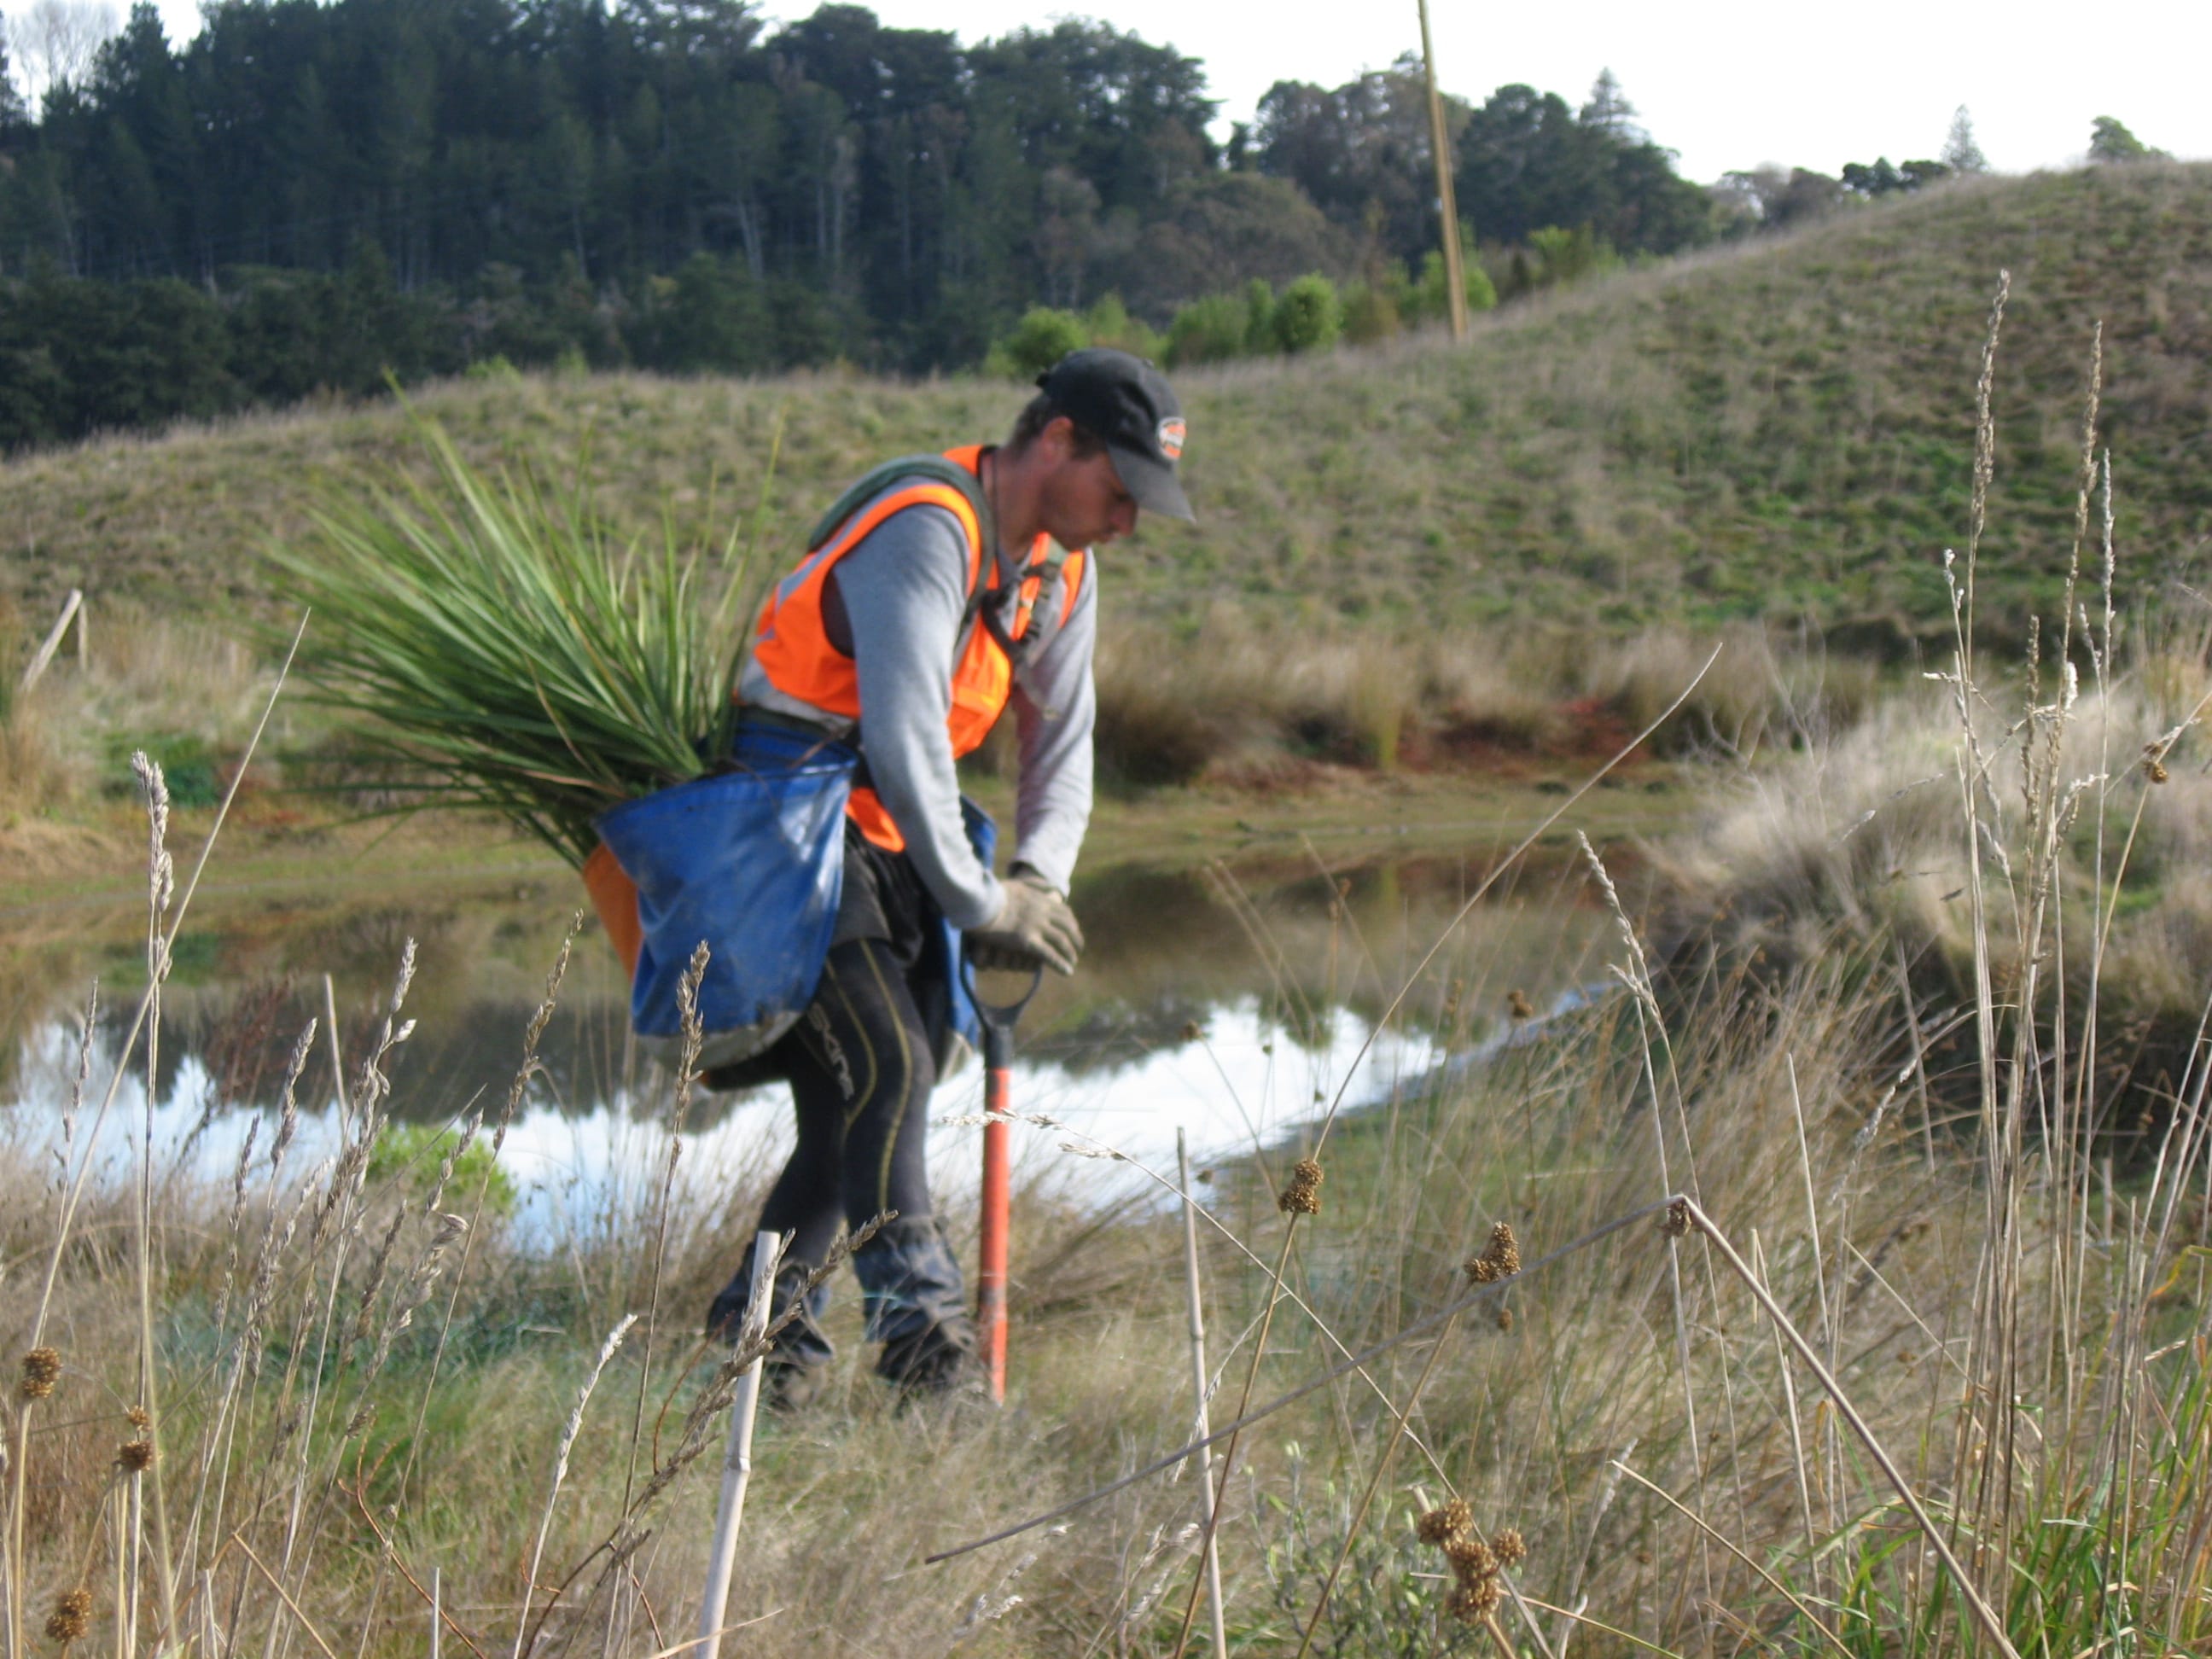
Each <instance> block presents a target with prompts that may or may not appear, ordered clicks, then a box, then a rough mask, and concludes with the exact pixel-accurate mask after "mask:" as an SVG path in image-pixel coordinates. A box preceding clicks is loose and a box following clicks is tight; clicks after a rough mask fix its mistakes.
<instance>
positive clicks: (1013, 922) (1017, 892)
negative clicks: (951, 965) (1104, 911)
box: [968, 865, 1083, 974]
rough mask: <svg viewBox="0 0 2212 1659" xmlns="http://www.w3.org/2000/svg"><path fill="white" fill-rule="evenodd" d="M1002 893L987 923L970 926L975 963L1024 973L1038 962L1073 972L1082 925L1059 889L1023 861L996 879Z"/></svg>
mask: <svg viewBox="0 0 2212 1659" xmlns="http://www.w3.org/2000/svg"><path fill="white" fill-rule="evenodd" d="M1000 891H1001V892H1003V893H1004V894H1005V895H1006V897H1005V898H1004V900H1002V901H1001V902H1000V906H999V914H998V915H996V916H994V918H993V919H992V921H991V925H990V926H989V927H975V928H970V929H969V933H968V955H969V959H970V960H971V961H973V962H974V963H975V965H976V966H977V967H978V968H1000V969H1015V970H1016V971H1021V972H1025V971H1027V970H1028V969H1031V968H1035V967H1036V966H1038V965H1039V964H1040V963H1042V965H1043V966H1045V967H1047V968H1049V969H1053V970H1054V972H1055V973H1061V974H1072V973H1073V972H1074V971H1075V958H1076V957H1078V956H1079V955H1080V954H1081V953H1082V951H1083V929H1082V928H1080V927H1077V926H1076V923H1075V912H1074V911H1073V910H1071V909H1069V908H1067V901H1066V899H1064V898H1062V897H1061V896H1060V890H1059V889H1058V888H1056V887H1054V885H1053V884H1051V883H1050V882H1048V881H1047V880H1046V879H1045V878H1043V877H1042V876H1041V875H1039V874H1037V872H1036V871H1034V870H1031V869H1029V868H1027V867H1025V866H1021V865H1016V866H1014V871H1013V873H1012V875H1010V876H1008V877H1007V878H1006V880H1005V882H1003V883H1002V884H1000Z"/></svg>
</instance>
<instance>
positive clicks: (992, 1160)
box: [975, 1043, 1013, 1404]
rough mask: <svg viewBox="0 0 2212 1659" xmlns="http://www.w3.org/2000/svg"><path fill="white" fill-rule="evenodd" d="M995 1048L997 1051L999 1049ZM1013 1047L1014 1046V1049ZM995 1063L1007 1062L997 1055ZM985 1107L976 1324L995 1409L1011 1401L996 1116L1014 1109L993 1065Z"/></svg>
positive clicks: (1004, 1075)
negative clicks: (1007, 1391)
mask: <svg viewBox="0 0 2212 1659" xmlns="http://www.w3.org/2000/svg"><path fill="white" fill-rule="evenodd" d="M989 1046H990V1047H993V1048H996V1047H997V1046H998V1045H997V1044H995V1043H993V1044H990V1045H989ZM1009 1046H1011V1045H1009ZM991 1058H992V1059H993V1060H999V1059H1001V1058H1003V1056H1000V1055H993V1056H991ZM983 1104H984V1108H985V1109H986V1110H987V1111H988V1112H990V1113H991V1114H993V1116H992V1118H991V1121H989V1122H987V1123H986V1124H984V1126H983V1225H982V1237H981V1243H980V1246H979V1249H978V1250H977V1255H978V1257H979V1258H980V1259H979V1261H978V1264H977V1268H976V1273H975V1322H976V1324H977V1326H978V1327H979V1330H978V1332H977V1335H978V1337H979V1338H980V1340H981V1347H982V1356H983V1374H984V1376H985V1378H986V1380H987V1382H988V1383H989V1385H990V1389H991V1399H992V1401H993V1402H994V1404H1003V1403H1005V1401H1006V1236H1007V1233H1008V1231H1010V1220H1011V1217H1010V1211H1011V1207H1012V1206H1011V1205H1010V1203H1009V1200H1008V1187H1009V1184H1010V1183H1009V1181H1008V1178H1007V1162H1008V1147H1007V1140H1008V1134H1007V1125H1006V1121H1005V1119H1004V1118H1002V1117H1000V1116H998V1115H997V1114H999V1113H1001V1112H1006V1111H1008V1110H1011V1109H1012V1105H1013V1073H1012V1068H1011V1067H1009V1066H1004V1065H997V1064H994V1065H993V1066H991V1067H990V1068H989V1070H988V1071H987V1073H985V1075H984V1080H983Z"/></svg>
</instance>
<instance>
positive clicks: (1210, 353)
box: [1167, 294, 1251, 368]
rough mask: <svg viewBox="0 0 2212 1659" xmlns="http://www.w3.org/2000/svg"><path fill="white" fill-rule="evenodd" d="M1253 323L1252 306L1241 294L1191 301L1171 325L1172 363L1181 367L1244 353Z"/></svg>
mask: <svg viewBox="0 0 2212 1659" xmlns="http://www.w3.org/2000/svg"><path fill="white" fill-rule="evenodd" d="M1250 324H1251V307H1250V306H1249V302H1248V301H1246V300H1245V299H1244V298H1243V296H1241V295H1235V294H1209V295H1206V298H1204V299H1203V300H1194V301H1191V302H1190V303H1189V304H1188V305H1187V306H1185V307H1183V308H1182V310H1180V311H1178V312H1176V314H1175V320H1174V321H1172V322H1170V324H1169V325H1168V343H1167V361H1168V364H1169V366H1170V368H1184V367H1187V366H1188V365H1189V364H1192V363H1218V362H1227V361H1228V360H1229V359H1230V358H1231V357H1241V356H1243V355H1244V337H1245V334H1246V332H1247V331H1248V330H1249V327H1250Z"/></svg>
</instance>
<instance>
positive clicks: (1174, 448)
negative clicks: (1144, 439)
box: [1160, 415, 1183, 461]
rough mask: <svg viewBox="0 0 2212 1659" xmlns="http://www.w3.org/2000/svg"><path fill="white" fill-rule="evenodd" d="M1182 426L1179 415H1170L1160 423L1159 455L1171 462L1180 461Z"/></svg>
mask: <svg viewBox="0 0 2212 1659" xmlns="http://www.w3.org/2000/svg"><path fill="white" fill-rule="evenodd" d="M1182 440H1183V424H1182V416H1179V415H1170V416H1168V418H1167V419H1166V420H1164V421H1162V422H1160V453H1162V454H1164V455H1165V456H1166V457H1167V458H1168V459H1170V460H1171V461H1179V460H1181V459H1182Z"/></svg>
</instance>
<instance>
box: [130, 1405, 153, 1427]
mask: <svg viewBox="0 0 2212 1659" xmlns="http://www.w3.org/2000/svg"><path fill="white" fill-rule="evenodd" d="M123 1420H124V1421H125V1422H126V1423H128V1424H129V1425H131V1427H132V1428H134V1429H150V1428H152V1427H153V1426H154V1413H151V1412H149V1411H148V1410H147V1409H146V1408H145V1407H143V1406H133V1407H131V1409H130V1410H129V1411H127V1412H125V1413H123Z"/></svg>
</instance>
